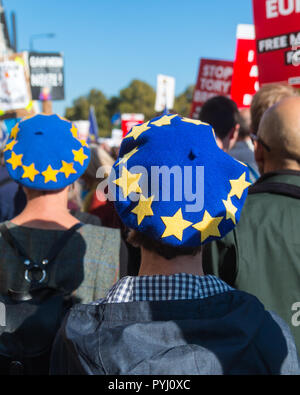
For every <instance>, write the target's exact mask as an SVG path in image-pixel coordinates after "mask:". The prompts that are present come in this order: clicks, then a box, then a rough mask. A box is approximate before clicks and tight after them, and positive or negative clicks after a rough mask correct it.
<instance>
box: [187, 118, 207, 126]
mask: <svg viewBox="0 0 300 395" xmlns="http://www.w3.org/2000/svg"><path fill="white" fill-rule="evenodd" d="M181 120H182V122H187V123H193V124H194V125H197V126H199V125H205V126H209V124H208V123H205V122H202V121H198V120H197V119H190V118H182V119H181Z"/></svg>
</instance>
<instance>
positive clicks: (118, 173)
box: [110, 115, 250, 247]
mask: <svg viewBox="0 0 300 395" xmlns="http://www.w3.org/2000/svg"><path fill="white" fill-rule="evenodd" d="M249 185H250V182H249V172H248V168H247V166H245V165H244V164H242V163H240V162H238V161H237V160H235V159H233V158H232V157H230V156H229V155H228V154H226V153H225V152H223V151H222V150H221V149H220V148H219V147H218V146H217V144H216V140H215V135H214V131H213V129H212V127H211V126H210V125H208V124H205V123H203V122H201V121H196V120H191V119H188V118H182V117H180V116H178V115H164V116H162V117H160V118H155V119H153V120H152V121H149V122H147V123H144V124H143V125H140V126H135V127H133V128H132V130H131V132H130V133H129V134H128V135H127V136H126V138H125V139H124V140H123V143H122V145H121V150H120V155H119V158H118V160H117V161H116V163H115V164H114V166H113V171H112V174H111V177H110V191H111V194H112V195H114V197H115V206H116V209H117V211H118V213H119V215H120V217H121V219H122V220H123V222H124V223H125V224H126V225H127V226H128V227H129V228H132V229H135V230H137V231H139V232H142V233H144V234H146V235H148V236H149V237H150V238H152V239H154V240H157V241H159V242H162V243H164V244H167V245H170V246H175V247H180V246H181V247H197V246H199V245H201V244H205V243H207V242H210V241H212V240H214V239H220V238H222V237H224V236H225V235H226V234H227V233H228V232H230V231H231V230H232V229H233V228H234V227H235V226H236V224H237V223H238V221H239V219H240V215H241V210H242V207H243V205H244V202H245V200H246V197H247V189H248V186H249Z"/></svg>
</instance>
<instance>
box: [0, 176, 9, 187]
mask: <svg viewBox="0 0 300 395" xmlns="http://www.w3.org/2000/svg"><path fill="white" fill-rule="evenodd" d="M10 182H12V179H11V178H10V177H5V178H3V180H1V181H0V187H3V186H4V185H6V184H9V183H10Z"/></svg>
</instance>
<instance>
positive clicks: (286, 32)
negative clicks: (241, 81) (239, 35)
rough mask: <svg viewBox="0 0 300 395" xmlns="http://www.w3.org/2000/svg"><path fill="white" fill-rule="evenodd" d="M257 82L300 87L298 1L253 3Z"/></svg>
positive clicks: (258, 1) (272, 0)
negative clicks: (280, 83) (279, 83)
mask: <svg viewBox="0 0 300 395" xmlns="http://www.w3.org/2000/svg"><path fill="white" fill-rule="evenodd" d="M253 9H254V20H255V29H256V41H257V63H258V69H259V82H260V83H261V84H267V83H271V82H288V83H289V84H290V85H295V86H300V67H298V66H299V64H300V56H299V54H300V51H299V49H300V23H299V22H300V0H253Z"/></svg>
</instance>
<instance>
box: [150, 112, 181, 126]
mask: <svg viewBox="0 0 300 395" xmlns="http://www.w3.org/2000/svg"><path fill="white" fill-rule="evenodd" d="M175 117H177V114H175V115H164V116H163V117H161V118H159V119H158V120H157V121H154V122H152V123H151V125H155V126H166V125H171V121H172V119H173V118H175Z"/></svg>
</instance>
